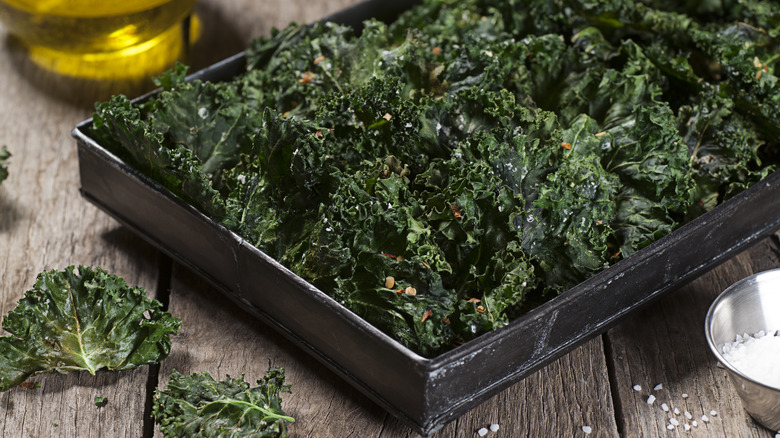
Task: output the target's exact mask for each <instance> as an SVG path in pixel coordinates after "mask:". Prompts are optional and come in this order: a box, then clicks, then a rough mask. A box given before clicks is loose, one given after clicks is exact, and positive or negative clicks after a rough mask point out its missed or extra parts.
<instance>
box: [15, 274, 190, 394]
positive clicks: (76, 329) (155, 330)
mask: <svg viewBox="0 0 780 438" xmlns="http://www.w3.org/2000/svg"><path fill="white" fill-rule="evenodd" d="M180 325H181V321H180V320H179V319H178V318H176V317H174V316H172V315H171V314H170V313H168V312H165V311H163V310H162V304H161V303H160V302H159V301H156V300H152V299H149V298H146V296H145V292H144V290H143V289H142V288H139V287H134V288H131V287H129V286H128V285H127V284H126V283H125V281H124V280H122V279H121V278H119V277H117V276H116V275H112V274H109V273H107V272H106V271H104V270H102V269H100V268H95V269H93V268H90V267H86V266H80V267H78V270H76V268H75V267H73V266H70V267H68V268H66V269H65V270H64V271H49V272H44V273H41V274H39V275H38V278H37V280H36V282H35V285H34V286H33V288H32V289H31V290H29V291H27V292H26V293H25V295H24V297H23V298H22V299H21V300H20V301H19V303H18V305H17V307H16V308H15V309H14V310H12V311H11V312H10V313H9V314H8V315H6V316H5V318H4V319H3V329H5V330H6V331H7V332H8V333H10V335H8V336H3V337H0V390H2V391H6V390H8V389H10V388H11V387H13V386H16V385H19V384H20V383H22V382H24V381H25V380H26V379H27V378H29V377H31V376H34V375H37V374H41V373H53V372H58V373H69V372H72V371H82V370H86V371H89V372H90V373H92V374H95V372H96V371H97V370H100V369H102V368H106V369H108V370H111V371H116V370H128V369H133V368H137V367H139V366H142V365H148V364H153V363H159V362H160V361H161V360H162V359H164V358H166V357H167V356H168V353H169V352H170V349H171V339H170V337H171V335H175V334H176V333H177V331H178V330H179V326H180Z"/></svg>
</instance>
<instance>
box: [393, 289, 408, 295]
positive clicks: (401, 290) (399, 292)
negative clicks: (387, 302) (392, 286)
mask: <svg viewBox="0 0 780 438" xmlns="http://www.w3.org/2000/svg"><path fill="white" fill-rule="evenodd" d="M404 290H405V289H396V290H394V291H393V292H395V293H397V294H402V293H404Z"/></svg>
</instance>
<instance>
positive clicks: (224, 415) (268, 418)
mask: <svg viewBox="0 0 780 438" xmlns="http://www.w3.org/2000/svg"><path fill="white" fill-rule="evenodd" d="M257 384H258V386H255V387H250V386H249V383H247V382H245V381H244V377H243V376H241V377H239V378H231V377H230V376H227V378H226V379H225V380H222V381H216V380H214V378H213V377H211V375H210V374H209V373H207V372H203V373H199V374H192V375H189V376H185V375H183V374H181V373H179V372H178V371H176V370H173V372H172V373H171V376H170V380H169V381H168V384H167V386H166V388H165V389H160V388H157V390H156V391H155V394H154V405H153V406H152V416H153V417H154V418H155V421H156V422H157V423H158V424H159V425H160V431H161V432H162V433H163V436H166V437H183V436H199V437H218V436H219V437H223V436H224V437H236V438H237V437H255V438H261V437H267V438H283V437H286V436H287V423H288V422H294V421H295V419H293V418H292V417H290V416H288V415H286V414H285V413H284V412H283V411H282V399H281V397H280V393H282V392H290V386H289V385H285V384H284V369H283V368H279V367H274V368H271V369H269V370H268V373H267V374H266V375H265V376H263V378H262V379H261V380H258V381H257Z"/></svg>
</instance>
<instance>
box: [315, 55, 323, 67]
mask: <svg viewBox="0 0 780 438" xmlns="http://www.w3.org/2000/svg"><path fill="white" fill-rule="evenodd" d="M324 60H325V55H320V56H318V57H316V58H314V65H317V64H319V63H320V62H321V61H324Z"/></svg>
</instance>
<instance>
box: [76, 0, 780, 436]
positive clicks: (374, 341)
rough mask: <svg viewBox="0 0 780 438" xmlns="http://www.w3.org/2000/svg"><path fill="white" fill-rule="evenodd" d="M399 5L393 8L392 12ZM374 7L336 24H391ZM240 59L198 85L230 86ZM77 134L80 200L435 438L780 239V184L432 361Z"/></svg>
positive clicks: (372, 3) (744, 197)
mask: <svg viewBox="0 0 780 438" xmlns="http://www.w3.org/2000/svg"><path fill="white" fill-rule="evenodd" d="M388 3H391V4H388ZM414 3H415V2H414V1H405V2H384V1H381V0H379V1H378V0H368V1H365V2H363V3H360V4H358V5H356V6H354V7H352V8H349V9H346V10H344V11H342V12H340V13H338V14H335V15H333V16H331V17H328V19H332V20H334V21H338V22H341V23H347V24H352V25H359V24H360V22H361V21H362V20H363V19H365V18H368V17H370V16H373V17H378V18H382V19H391V18H392V17H393V16H395V15H397V14H398V13H399V11H401V10H403V9H405V8H408V7H409V6H410V5H412V4H414ZM244 64H245V62H244V56H243V54H239V55H236V56H234V57H232V58H229V59H226V60H225V61H222V62H220V63H218V64H215V65H214V66H212V67H209V68H207V69H205V70H203V71H201V72H198V73H196V74H194V75H193V76H192V78H197V79H203V80H221V79H226V78H229V77H232V76H234V75H235V74H237V73H238V72H240V71H241V70H242V69H243V67H244ZM90 123H91V120H86V121H84V122H82V123H80V124H79V125H78V126H77V127H76V128H75V129H74V130H73V136H74V137H75V139H76V141H77V148H78V157H79V166H80V178H81V194H82V195H83V197H84V198H86V199H87V200H89V201H90V202H92V203H93V204H95V205H96V206H98V207H99V208H101V209H102V210H104V211H105V212H106V213H108V214H109V215H111V216H113V217H114V218H116V219H117V220H118V221H120V222H121V223H122V224H124V225H125V226H127V227H128V228H130V229H131V230H133V231H134V232H136V233H137V234H138V235H140V236H142V237H143V238H145V239H146V240H148V241H149V242H151V243H152V244H153V245H155V246H156V247H158V248H159V249H161V250H162V251H163V252H165V253H167V254H168V255H170V256H171V257H173V258H174V259H175V260H177V261H178V262H180V263H183V264H184V265H186V266H188V267H189V268H190V269H192V270H193V271H195V272H197V273H199V274H200V275H201V276H202V277H204V278H205V279H207V280H208V281H210V282H211V283H212V284H213V285H214V286H216V288H217V289H218V290H219V291H221V292H222V293H223V294H224V296H225V297H227V298H229V299H231V300H233V301H235V302H236V303H238V305H239V306H241V307H242V308H244V309H245V310H246V311H248V312H250V313H252V314H254V315H255V316H257V317H258V318H259V319H261V320H262V321H264V322H265V323H267V324H268V325H270V326H272V327H274V328H276V329H277V330H278V331H280V332H281V333H282V334H284V335H285V336H286V337H287V338H289V339H290V340H292V342H294V343H295V344H297V345H298V346H300V347H301V348H302V349H304V350H306V351H307V352H309V353H310V354H311V355H313V356H314V357H316V358H317V359H319V360H320V361H321V362H322V363H323V364H325V365H326V366H328V367H329V368H330V369H331V370H333V371H334V372H336V373H337V374H338V375H340V376H341V377H342V378H344V379H345V380H347V381H348V382H349V383H351V384H352V385H353V386H355V387H356V388H358V389H359V390H360V391H362V392H363V393H364V394H366V395H367V396H369V397H370V398H371V399H373V400H374V401H375V402H376V403H378V404H380V405H381V406H383V407H384V408H385V409H387V410H388V411H389V412H391V413H392V414H394V415H395V416H397V417H398V418H400V419H401V420H403V421H404V422H406V423H407V424H408V425H409V426H410V427H411V428H412V429H414V430H415V431H417V432H419V433H421V434H423V435H427V434H430V433H432V432H434V431H436V430H438V429H439V428H441V427H442V426H443V425H445V424H446V423H447V422H449V421H451V420H453V419H454V418H457V417H458V416H459V415H461V414H463V413H465V412H466V411H468V410H469V409H471V408H473V407H474V406H476V405H477V404H479V403H481V402H482V401H484V400H486V399H487V398H489V397H491V396H492V395H494V394H496V393H497V392H499V391H501V390H502V389H504V388H506V387H507V386H509V385H511V384H513V383H515V382H517V381H519V380H521V379H523V378H524V377H526V376H528V375H529V374H531V373H532V372H534V371H535V370H537V369H539V368H541V367H543V366H544V365H546V364H548V363H549V362H551V361H553V360H554V359H556V358H558V357H560V356H562V355H564V354H566V353H567V352H569V351H570V350H572V349H573V348H575V347H576V346H578V345H580V344H582V343H583V342H585V341H586V340H588V339H590V338H592V337H594V336H597V335H598V334H600V333H603V332H604V331H606V330H607V329H609V328H610V327H612V326H613V325H614V324H616V323H618V322H619V321H620V320H621V319H623V318H625V317H626V316H628V315H629V314H630V313H632V312H633V311H635V310H637V309H639V308H641V307H642V306H643V305H645V304H647V303H648V302H650V301H652V300H653V299H655V298H657V297H658V296H660V295H661V294H663V293H665V292H667V291H669V290H672V289H674V288H675V287H677V286H679V285H681V284H682V283H684V282H686V281H688V280H690V279H692V278H695V277H696V276H699V275H701V274H702V273H703V272H705V271H706V270H708V269H710V268H711V267H713V266H715V265H716V264H717V263H719V262H720V261H723V260H725V259H727V258H728V257H730V256H732V255H733V254H735V253H737V252H738V251H741V250H743V249H744V248H746V247H747V246H748V245H750V244H752V243H754V242H756V241H757V240H759V239H760V238H762V237H763V236H765V235H768V234H770V233H771V232H773V231H774V230H775V229H777V228H778V227H779V226H780V172H776V173H774V174H772V175H770V176H769V177H767V178H766V179H765V180H764V181H762V182H761V183H759V184H756V185H755V186H753V187H751V188H750V189H748V190H746V191H744V192H743V193H741V194H739V195H738V196H736V197H734V198H732V199H730V200H729V201H728V202H725V203H724V204H722V205H720V206H718V207H717V208H715V209H714V210H712V211H710V212H708V213H706V214H704V215H703V216H701V217H699V218H698V219H696V220H694V221H693V222H690V223H688V224H686V225H684V226H683V227H681V228H679V229H678V230H676V231H675V232H674V233H672V234H671V235H669V236H666V237H664V238H662V239H660V240H659V241H657V242H655V243H654V244H652V245H650V246H648V247H647V248H644V249H643V250H641V251H639V252H638V253H636V254H634V255H633V256H631V257H628V258H626V259H624V260H621V261H620V262H618V263H617V264H615V265H614V266H612V267H610V268H609V269H607V270H605V271H603V272H601V273H599V274H597V275H596V276H594V277H592V278H590V279H589V280H587V281H585V282H583V283H581V284H579V285H577V286H576V287H574V288H572V289H570V290H569V291H567V292H565V293H563V294H561V295H560V296H558V297H556V298H554V299H552V300H550V301H548V302H547V303H545V304H543V305H541V306H539V307H537V308H536V309H534V310H532V311H530V312H528V313H527V314H525V315H523V316H521V317H519V318H517V319H516V320H514V321H512V322H511V323H510V324H509V325H508V326H506V327H504V328H503V329H501V330H498V331H495V332H492V333H488V334H485V335H483V336H481V337H479V338H477V339H475V340H473V341H471V342H468V343H466V344H464V345H461V346H459V347H458V348H455V349H454V350H451V351H449V352H447V353H444V354H442V355H440V356H437V357H435V358H430V359H429V358H424V357H422V356H419V355H417V354H415V353H414V352H412V351H410V350H408V349H407V348H405V347H403V346H402V345H401V344H399V343H398V342H396V341H395V340H393V339H392V338H390V337H389V336H387V335H385V334H384V333H382V332H380V331H379V330H377V329H376V328H374V327H373V326H371V325H370V324H368V323H366V322H365V321H363V320H362V319H361V318H359V317H357V316H356V315H355V314H353V313H352V312H350V311H349V310H347V309H346V308H344V307H343V306H341V305H340V304H338V303H337V302H335V301H334V300H333V299H331V298H330V297H328V296H327V295H325V294H324V293H322V292H321V291H319V290H317V289H316V288H315V287H313V286H312V285H310V284H308V283H307V282H305V281H304V280H302V279H301V278H299V277H297V276H296V275H295V274H293V273H292V272H290V271H289V270H288V269H286V268H285V267H283V266H281V265H280V264H279V263H277V262H276V261H275V260H273V259H271V258H270V257H268V256H267V255H266V254H264V253H262V252H261V251H259V250H258V249H257V248H254V247H252V246H251V245H250V244H248V243H247V242H245V241H244V240H243V239H242V238H241V237H240V236H238V235H236V234H235V233H233V232H231V231H230V230H228V229H226V228H225V227H223V226H222V225H220V224H218V223H216V222H214V221H213V220H211V219H210V218H208V217H206V216H205V215H203V214H202V213H200V212H199V211H198V210H196V209H195V208H194V207H192V206H191V205H188V204H186V203H184V202H183V201H181V200H180V199H179V198H177V197H176V196H175V195H173V194H172V193H170V192H169V191H168V190H167V189H165V188H164V187H162V186H161V185H160V184H158V183H156V182H154V181H152V180H151V179H149V178H147V177H146V176H145V175H143V174H141V173H140V172H139V171H137V170H136V169H134V168H133V167H132V166H130V165H128V164H127V163H125V162H123V161H122V160H121V159H119V158H118V157H117V156H115V155H114V154H112V153H111V152H109V151H108V150H106V149H105V148H104V147H102V146H101V145H100V144H98V143H97V142H95V141H94V140H93V139H92V138H90V137H89V135H88V127H89V125H90Z"/></svg>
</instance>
